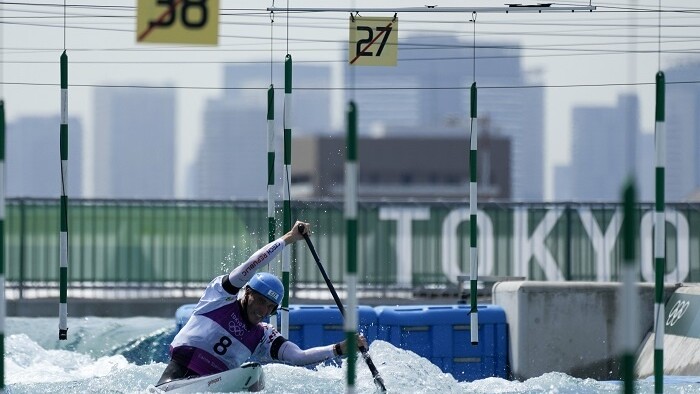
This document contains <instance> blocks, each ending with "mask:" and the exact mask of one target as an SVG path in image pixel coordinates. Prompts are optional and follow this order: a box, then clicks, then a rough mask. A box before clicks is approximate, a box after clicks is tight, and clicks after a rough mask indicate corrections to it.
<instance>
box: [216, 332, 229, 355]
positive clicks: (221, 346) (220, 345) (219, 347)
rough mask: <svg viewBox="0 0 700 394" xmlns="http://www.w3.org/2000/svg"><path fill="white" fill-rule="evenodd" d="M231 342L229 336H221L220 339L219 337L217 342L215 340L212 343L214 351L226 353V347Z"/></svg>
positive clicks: (219, 353) (221, 353)
mask: <svg viewBox="0 0 700 394" xmlns="http://www.w3.org/2000/svg"><path fill="white" fill-rule="evenodd" d="M231 343H232V342H231V338H229V337H221V339H219V342H217V343H216V344H215V345H214V353H216V354H218V355H220V356H223V355H224V354H226V351H227V350H228V347H229V346H231Z"/></svg>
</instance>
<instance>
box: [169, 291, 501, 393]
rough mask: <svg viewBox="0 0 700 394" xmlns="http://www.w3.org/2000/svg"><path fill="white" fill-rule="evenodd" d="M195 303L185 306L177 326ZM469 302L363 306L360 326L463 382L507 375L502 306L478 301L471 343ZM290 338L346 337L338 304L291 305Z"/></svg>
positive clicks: (308, 343)
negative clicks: (476, 324)
mask: <svg viewBox="0 0 700 394" xmlns="http://www.w3.org/2000/svg"><path fill="white" fill-rule="evenodd" d="M194 306H195V304H187V305H183V306H181V307H180V308H179V309H178V310H177V312H176V314H175V321H176V325H177V328H178V330H179V329H180V328H182V326H183V325H184V324H185V323H186V322H187V319H189V317H190V316H191V314H192V310H193V309H194ZM469 309H470V308H469V307H468V306H466V305H417V306H394V307H389V306H383V307H376V308H372V307H369V306H360V307H359V309H358V312H359V329H360V331H361V332H362V333H363V334H364V335H365V337H366V338H367V341H368V343H370V344H371V343H372V341H374V340H377V339H379V340H383V341H386V342H389V343H391V344H392V345H394V346H396V347H397V348H400V349H404V350H409V351H412V352H414V353H416V354H417V355H419V356H421V357H425V358H426V359H428V360H430V361H431V362H433V363H434V364H435V365H437V366H438V367H440V369H442V371H444V372H446V373H450V374H452V376H454V377H455V379H457V380H460V381H472V380H477V379H483V378H487V377H501V378H507V377H508V376H509V368H508V328H507V324H506V314H505V311H504V310H503V308H501V307H499V306H496V305H479V306H478V310H479V343H478V345H476V346H472V344H471V338H470V318H469ZM288 339H289V340H291V341H293V342H294V343H296V344H297V345H299V347H301V348H302V349H306V348H310V347H314V346H322V345H328V344H331V343H335V342H339V341H342V340H343V339H345V334H344V330H343V317H342V315H341V314H340V311H339V310H338V308H337V307H336V306H334V305H333V306H331V305H291V306H290V307H289V338H288Z"/></svg>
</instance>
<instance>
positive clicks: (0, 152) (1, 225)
mask: <svg viewBox="0 0 700 394" xmlns="http://www.w3.org/2000/svg"><path fill="white" fill-rule="evenodd" d="M0 297H2V299H1V300H0V355H2V358H1V359H0V391H3V392H4V391H5V314H6V308H5V305H6V304H5V302H6V300H5V102H4V101H3V100H0Z"/></svg>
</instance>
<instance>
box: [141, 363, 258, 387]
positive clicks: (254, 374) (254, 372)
mask: <svg viewBox="0 0 700 394" xmlns="http://www.w3.org/2000/svg"><path fill="white" fill-rule="evenodd" d="M151 387H153V386H151ZM264 388H265V374H264V373H263V369H262V365H260V364H258V363H256V362H247V363H243V364H242V365H241V366H240V367H238V368H234V369H230V370H228V371H224V372H219V373H216V374H213V375H206V376H198V377H195V378H189V379H177V380H171V381H169V382H165V383H163V384H160V385H158V386H155V390H151V392H154V393H163V392H167V393H202V392H208V393H230V392H237V391H261V390H262V389H264Z"/></svg>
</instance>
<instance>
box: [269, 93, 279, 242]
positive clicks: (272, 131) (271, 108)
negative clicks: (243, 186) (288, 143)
mask: <svg viewBox="0 0 700 394" xmlns="http://www.w3.org/2000/svg"><path fill="white" fill-rule="evenodd" d="M276 227H277V223H276V222H275V87H274V85H272V84H270V87H269V88H268V89H267V240H268V242H272V241H274V240H275V229H276Z"/></svg>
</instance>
